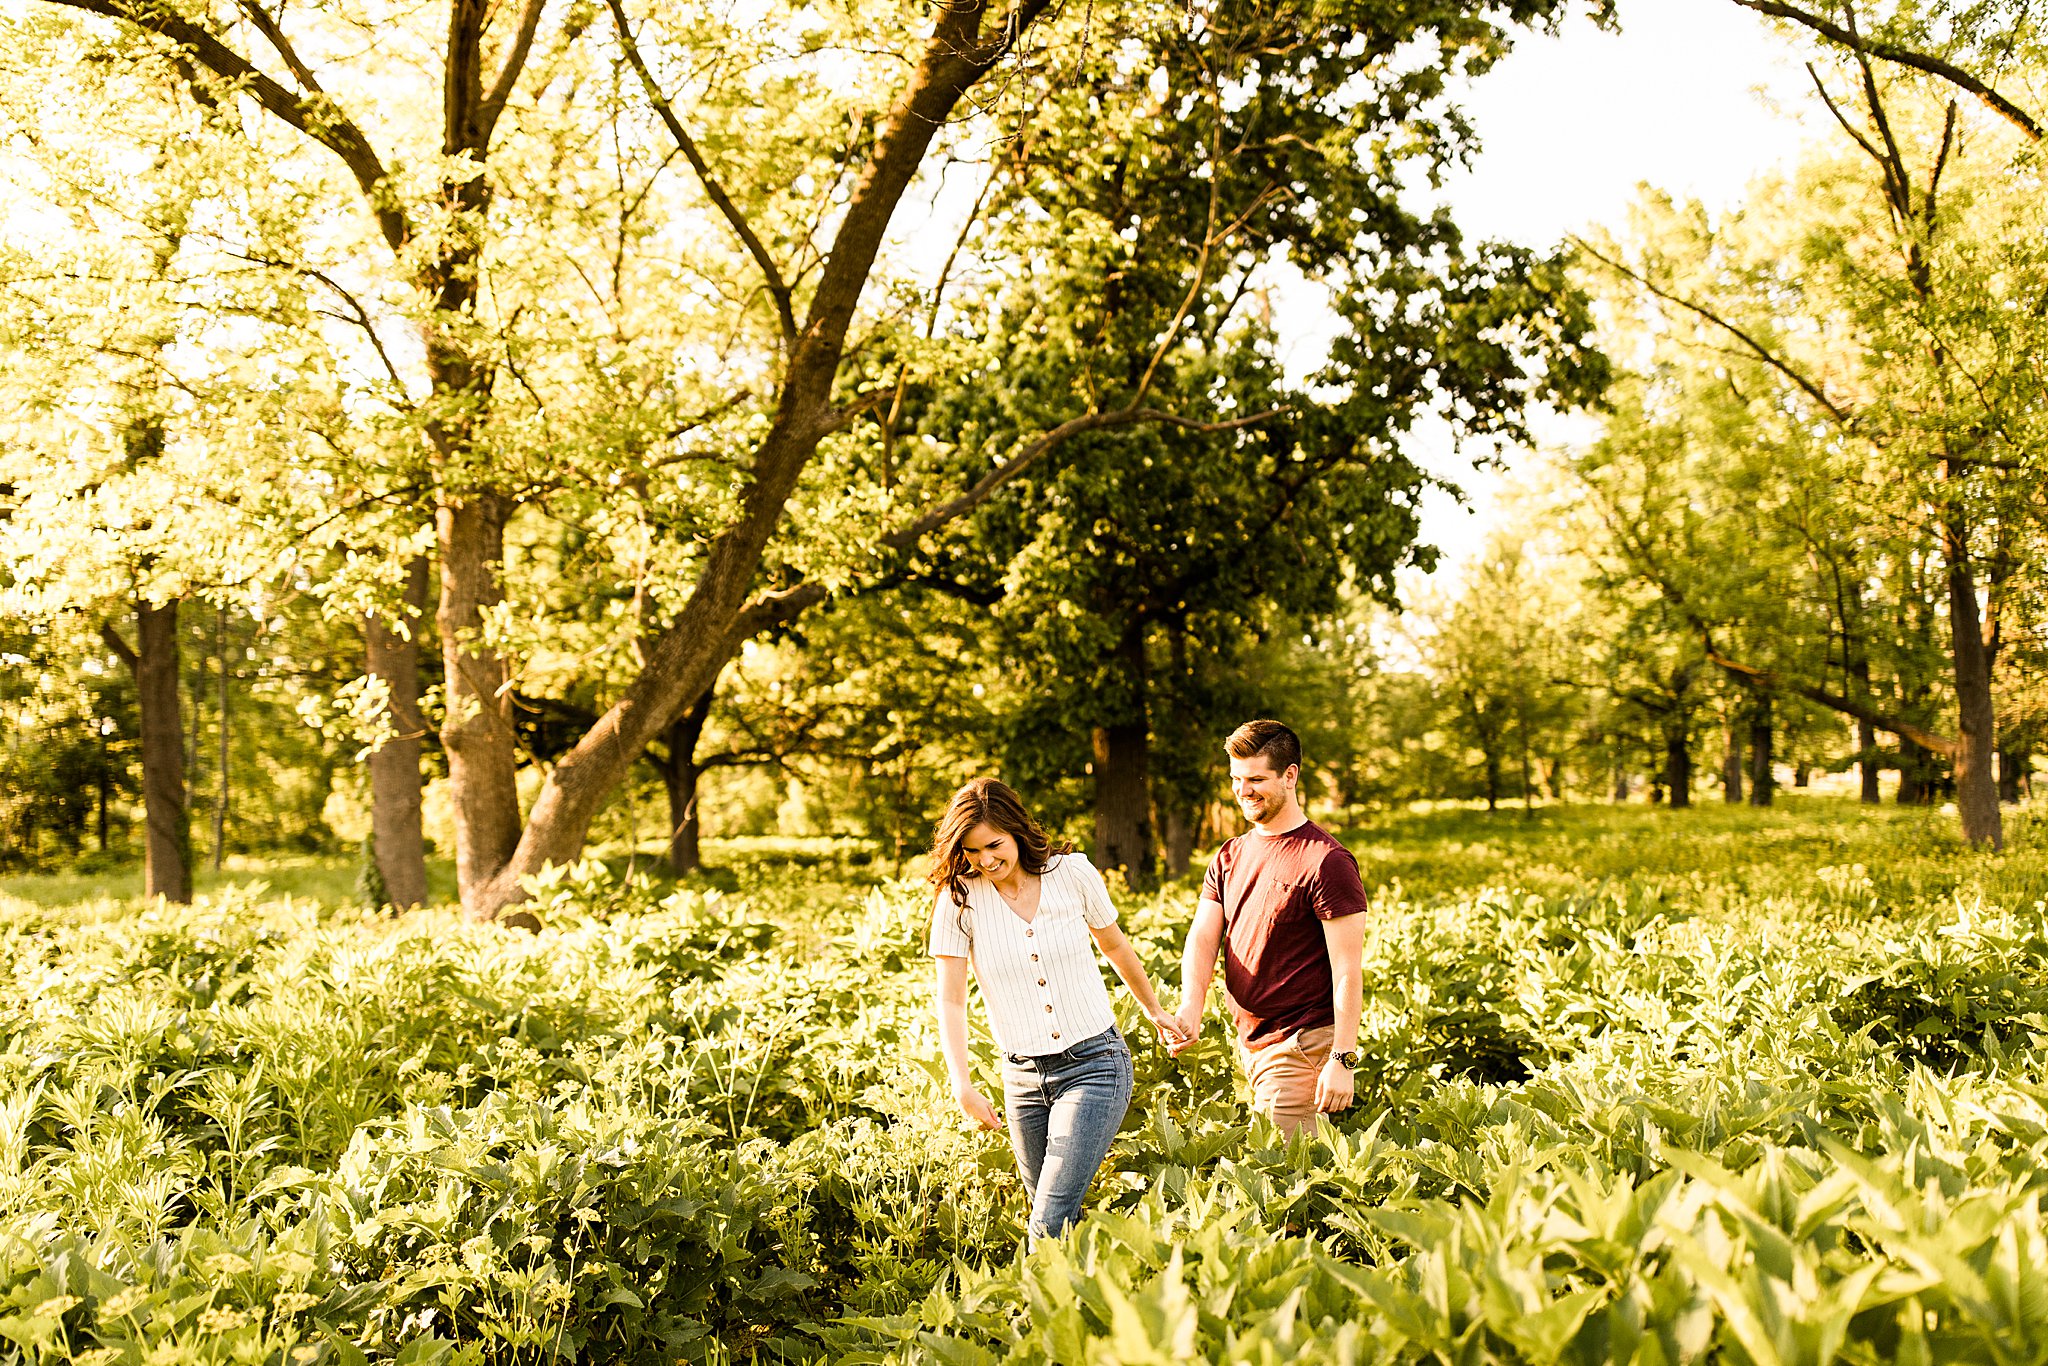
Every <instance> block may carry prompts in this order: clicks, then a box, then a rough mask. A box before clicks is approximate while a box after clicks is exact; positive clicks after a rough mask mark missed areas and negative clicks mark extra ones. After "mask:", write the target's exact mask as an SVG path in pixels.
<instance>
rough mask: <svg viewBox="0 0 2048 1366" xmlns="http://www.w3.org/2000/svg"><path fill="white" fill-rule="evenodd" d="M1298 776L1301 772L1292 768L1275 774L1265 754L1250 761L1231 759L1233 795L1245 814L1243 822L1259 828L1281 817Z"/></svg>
mask: <svg viewBox="0 0 2048 1366" xmlns="http://www.w3.org/2000/svg"><path fill="white" fill-rule="evenodd" d="M1299 775H1300V770H1299V769H1298V768H1296V767H1295V766H1294V765H1293V764H1289V765H1288V766H1287V769H1286V771H1285V772H1281V773H1275V772H1274V771H1273V766H1272V764H1271V763H1269V762H1268V761H1267V759H1266V756H1265V755H1263V754H1254V755H1253V756H1252V757H1251V758H1249V759H1240V758H1238V757H1237V756H1235V755H1232V756H1231V759H1230V795H1231V796H1233V797H1235V798H1237V809H1238V810H1240V811H1242V812H1244V818H1245V819H1246V820H1248V821H1251V822H1252V823H1254V824H1257V823H1258V822H1260V821H1264V820H1270V819H1271V818H1272V817H1274V816H1276V815H1278V814H1279V813H1280V811H1281V810H1282V808H1284V807H1285V806H1286V805H1287V801H1288V798H1289V797H1291V796H1292V795H1293V793H1294V780H1295V778H1296V777H1298V776H1299Z"/></svg>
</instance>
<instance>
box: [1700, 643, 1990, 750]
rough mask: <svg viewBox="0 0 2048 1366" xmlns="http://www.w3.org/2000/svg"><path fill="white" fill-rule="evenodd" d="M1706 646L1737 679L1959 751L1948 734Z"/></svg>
mask: <svg viewBox="0 0 2048 1366" xmlns="http://www.w3.org/2000/svg"><path fill="white" fill-rule="evenodd" d="M1705 645H1706V653H1707V660H1708V662H1709V663H1712V664H1714V665H1716V666H1718V667H1720V668H1722V669H1725V670H1727V671H1728V672H1729V673H1731V674H1734V675H1736V676H1737V677H1740V678H1745V679H1749V680H1751V681H1753V682H1755V683H1756V684H1757V685H1758V686H1760V687H1765V688H1776V689H1782V690H1784V691H1787V692H1793V693H1797V694H1798V695H1799V696H1801V697H1804V698H1806V699H1808V700H1809V701H1813V702H1818V703H1820V705H1822V706H1823V707H1826V708H1828V709H1829V710H1830V711H1838V712H1840V713H1842V714H1843V715H1844V716H1849V717H1853V718H1855V719H1856V720H1858V721H1868V722H1869V723H1870V724H1871V725H1873V726H1875V727H1876V728H1877V729H1879V730H1884V731H1890V732H1891V733H1892V734H1893V735H1896V736H1898V737H1899V738H1900V739H1901V740H1911V741H1912V742H1913V743H1914V744H1916V745H1919V746H1920V747H1921V748H1922V749H1928V750H1932V751H1934V753H1936V754H1940V755H1944V756H1953V755H1954V754H1955V752H1956V750H1957V749H1958V748H1959V746H1958V745H1957V744H1956V742H1955V741H1954V740H1953V739H1951V738H1950V737H1948V736H1946V735H1939V734H1936V733H1935V732H1934V731H1931V730H1927V729H1925V728H1924V727H1921V726H1918V725H1916V724H1914V723H1913V722H1911V721H1907V720H1904V719H1903V718H1901V717H1897V716H1893V715H1891V714H1890V713H1889V712H1882V711H1879V710H1878V709H1877V708H1875V707H1872V706H1870V705H1868V704H1867V703H1863V702H1858V701H1856V700H1855V699H1854V698H1849V697H1843V696H1842V695H1840V694H1839V693H1831V692H1829V691H1828V690H1827V689H1826V688H1823V687H1820V686H1818V685H1817V684H1812V683H1797V682H1790V681H1788V680H1786V679H1784V678H1781V677H1779V676H1778V675H1777V674H1775V673H1773V672H1772V671H1771V670H1769V669H1759V668H1756V667H1755V666H1753V665H1749V664H1744V663H1742V662H1741V661H1739V660H1735V659H1730V658H1729V657H1728V656H1727V655H1724V654H1722V653H1721V652H1720V651H1719V650H1716V649H1715V648H1714V646H1713V642H1712V641H1710V640H1709V641H1706V642H1705Z"/></svg>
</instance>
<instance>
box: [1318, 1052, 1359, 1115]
mask: <svg viewBox="0 0 2048 1366" xmlns="http://www.w3.org/2000/svg"><path fill="white" fill-rule="evenodd" d="M1357 1094H1358V1091H1357V1086H1356V1084H1355V1083H1353V1081H1352V1080H1351V1069H1350V1068H1348V1067H1346V1066H1345V1065H1344V1064H1343V1063H1341V1062H1338V1061H1337V1060H1336V1059H1335V1058H1332V1059H1330V1060H1329V1061H1328V1062H1326V1063H1324V1064H1323V1070H1322V1071H1321V1072H1319V1073H1317V1074H1316V1109H1318V1110H1320V1111H1322V1113H1324V1114H1326V1115H1327V1114H1334V1113H1336V1112H1337V1111H1339V1110H1348V1109H1350V1108H1351V1102H1352V1099H1353V1098H1354V1097H1355V1096H1356V1095H1357Z"/></svg>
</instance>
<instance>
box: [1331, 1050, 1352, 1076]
mask: <svg viewBox="0 0 2048 1366" xmlns="http://www.w3.org/2000/svg"><path fill="white" fill-rule="evenodd" d="M1330 1061H1331V1062H1334V1063H1336V1064H1337V1065H1338V1066H1339V1067H1342V1068H1343V1069H1344V1070H1345V1071H1347V1072H1355V1071H1357V1070H1358V1050H1357V1049H1355V1048H1347V1049H1345V1050H1344V1051H1343V1052H1342V1053H1332V1054H1331V1055H1330Z"/></svg>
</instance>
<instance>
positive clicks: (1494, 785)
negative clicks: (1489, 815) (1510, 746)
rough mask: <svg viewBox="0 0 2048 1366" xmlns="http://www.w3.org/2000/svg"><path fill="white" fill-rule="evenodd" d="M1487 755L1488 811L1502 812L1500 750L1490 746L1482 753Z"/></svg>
mask: <svg viewBox="0 0 2048 1366" xmlns="http://www.w3.org/2000/svg"><path fill="white" fill-rule="evenodd" d="M1482 752H1483V753H1484V754H1485V755H1486V809H1487V810H1488V811H1498V810H1500V750H1499V749H1498V748H1497V747H1495V746H1493V745H1488V746H1487V747H1486V749H1485V750H1483V751H1482Z"/></svg>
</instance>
